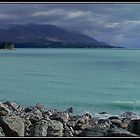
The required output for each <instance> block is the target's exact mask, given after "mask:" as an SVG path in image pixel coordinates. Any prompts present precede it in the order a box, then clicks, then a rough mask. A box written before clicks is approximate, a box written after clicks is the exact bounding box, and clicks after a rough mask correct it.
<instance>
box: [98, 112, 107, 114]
mask: <svg viewBox="0 0 140 140" xmlns="http://www.w3.org/2000/svg"><path fill="white" fill-rule="evenodd" d="M99 114H107V112H99Z"/></svg>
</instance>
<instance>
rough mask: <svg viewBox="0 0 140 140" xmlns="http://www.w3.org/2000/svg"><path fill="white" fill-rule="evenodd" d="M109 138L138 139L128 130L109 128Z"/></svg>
mask: <svg viewBox="0 0 140 140" xmlns="http://www.w3.org/2000/svg"><path fill="white" fill-rule="evenodd" d="M107 136H108V137H137V135H135V134H132V133H130V132H129V131H127V130H126V129H123V128H118V127H114V128H109V129H108V131H107Z"/></svg>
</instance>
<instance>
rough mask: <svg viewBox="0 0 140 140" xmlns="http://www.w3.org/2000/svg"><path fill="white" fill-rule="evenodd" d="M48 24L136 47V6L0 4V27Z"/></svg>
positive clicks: (139, 23) (139, 43) (139, 9)
mask: <svg viewBox="0 0 140 140" xmlns="http://www.w3.org/2000/svg"><path fill="white" fill-rule="evenodd" d="M28 23H37V24H52V25H56V26H58V27H62V28H65V29H68V30H74V31H78V32H81V33H84V34H87V35H89V36H91V37H93V38H94V39H96V40H98V41H102V42H106V43H109V44H111V45H116V46H122V47H140V4H119V3H118V4H117V3H112V4H103V3H102V4H95V3H92V4H91V3H90V4H48V3H46V4H31V3H30V4H29V3H28V4H2V3H1V4H0V27H4V26H7V25H8V24H28Z"/></svg>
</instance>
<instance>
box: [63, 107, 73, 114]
mask: <svg viewBox="0 0 140 140" xmlns="http://www.w3.org/2000/svg"><path fill="white" fill-rule="evenodd" d="M64 112H66V113H73V107H70V108H68V109H66V110H65V111H64Z"/></svg>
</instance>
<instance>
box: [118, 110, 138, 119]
mask: <svg viewBox="0 0 140 140" xmlns="http://www.w3.org/2000/svg"><path fill="white" fill-rule="evenodd" d="M120 117H121V118H125V119H128V120H132V119H138V118H139V116H138V115H137V114H136V113H134V112H129V111H127V112H124V113H123V114H121V115H120Z"/></svg>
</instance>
